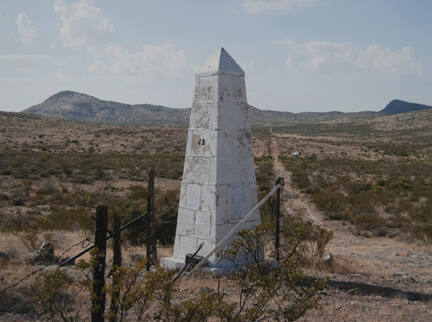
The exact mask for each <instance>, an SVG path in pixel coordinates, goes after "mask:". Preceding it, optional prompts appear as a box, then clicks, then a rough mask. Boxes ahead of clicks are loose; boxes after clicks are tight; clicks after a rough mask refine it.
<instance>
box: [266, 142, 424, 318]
mask: <svg viewBox="0 0 432 322" xmlns="http://www.w3.org/2000/svg"><path fill="white" fill-rule="evenodd" d="M271 152H272V159H273V167H274V172H275V175H276V176H280V177H283V178H284V179H285V187H284V191H283V195H282V196H283V209H284V210H285V212H287V213H297V214H299V213H300V214H301V215H303V216H305V217H306V218H307V219H308V220H311V221H313V222H314V223H316V224H318V225H320V226H322V227H324V228H326V229H328V230H331V231H333V233H334V236H333V239H332V241H331V242H330V243H329V245H328V247H327V250H328V252H330V253H331V254H332V256H333V259H334V263H335V264H334V267H333V268H330V272H328V273H327V275H330V276H329V277H330V278H331V279H332V280H333V281H340V282H350V283H359V285H361V284H369V285H376V286H377V288H376V289H379V288H380V287H390V288H394V289H396V290H400V291H402V292H408V291H412V292H420V293H424V294H432V269H431V268H430V263H431V262H432V249H431V247H430V246H426V245H422V244H419V243H408V242H406V241H402V240H396V239H391V238H385V237H364V236H359V235H357V234H355V233H353V231H354V230H353V228H352V227H351V225H350V224H348V223H345V222H341V221H330V220H326V219H325V217H324V215H323V214H322V213H321V212H320V211H318V210H317V209H316V208H315V206H314V205H313V204H312V203H311V202H310V201H309V200H308V197H307V196H306V195H305V194H302V193H301V192H300V191H298V190H297V189H295V187H293V185H292V183H291V173H290V172H289V171H288V170H287V169H285V167H284V166H283V164H282V163H281V162H280V160H279V158H278V157H279V149H278V145H277V140H276V138H275V137H274V136H273V137H272V140H271ZM311 273H316V272H311ZM318 274H320V273H318ZM358 291H359V290H356V289H355V288H354V287H353V289H352V290H351V291H339V290H337V289H334V288H331V289H330V290H329V291H328V293H327V294H326V295H325V296H324V298H323V301H322V305H321V307H320V308H317V309H315V310H312V311H311V312H309V313H308V314H307V315H306V317H305V318H304V320H321V321H340V320H344V321H377V320H380V321H395V320H413V321H428V320H429V321H430V320H432V307H431V305H430V304H427V303H421V302H412V301H410V300H407V299H401V298H396V299H392V300H390V299H388V298H386V297H384V296H382V294H381V295H376V294H373V292H371V294H370V295H365V293H362V294H363V295H355V294H357V293H359V292H358ZM429 303H430V301H429Z"/></svg>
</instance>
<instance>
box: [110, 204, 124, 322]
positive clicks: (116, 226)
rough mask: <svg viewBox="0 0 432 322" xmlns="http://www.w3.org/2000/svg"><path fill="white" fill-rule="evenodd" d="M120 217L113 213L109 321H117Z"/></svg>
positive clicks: (120, 260)
mask: <svg viewBox="0 0 432 322" xmlns="http://www.w3.org/2000/svg"><path fill="white" fill-rule="evenodd" d="M120 225H121V223H120V216H119V215H118V214H117V213H116V212H114V214H113V234H114V237H113V244H112V246H113V269H112V288H113V291H112V294H111V306H110V315H109V320H110V321H111V322H115V321H117V313H118V304H119V301H120V281H119V277H120V276H119V268H120V266H121V265H122V254H121V235H120V234H121V233H120Z"/></svg>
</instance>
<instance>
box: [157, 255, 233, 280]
mask: <svg viewBox="0 0 432 322" xmlns="http://www.w3.org/2000/svg"><path fill="white" fill-rule="evenodd" d="M184 265H185V261H184V259H181V258H177V257H162V258H161V260H160V266H161V267H163V268H165V269H168V270H181V269H182V268H183V267H184ZM199 271H200V272H204V273H210V274H212V275H216V276H219V275H226V274H231V273H233V272H235V271H236V266H235V265H234V264H233V263H232V264H231V265H230V264H228V263H227V262H226V261H225V265H223V266H222V265H213V264H212V263H208V264H207V265H206V266H201V267H200V268H199Z"/></svg>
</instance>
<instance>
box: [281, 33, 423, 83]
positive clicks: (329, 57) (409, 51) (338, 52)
mask: <svg viewBox="0 0 432 322" xmlns="http://www.w3.org/2000/svg"><path fill="white" fill-rule="evenodd" d="M277 43H278V44H283V45H287V46H288V47H289V48H290V49H292V54H291V55H290V56H288V58H287V60H286V67H287V68H291V67H292V66H297V67H300V68H302V69H304V70H308V71H318V72H324V73H329V74H333V73H344V74H356V73H380V74H388V75H401V74H404V75H405V74H414V75H422V74H423V68H422V64H421V62H420V61H419V60H418V59H417V58H416V56H415V54H414V50H413V48H412V47H409V46H407V47H403V48H402V49H401V50H400V51H394V50H392V49H390V48H382V47H381V46H380V45H377V44H374V45H370V46H369V47H367V48H365V49H363V48H356V47H353V46H352V45H351V44H350V43H348V42H343V43H341V42H330V41H308V42H304V43H296V42H294V41H292V40H285V41H277Z"/></svg>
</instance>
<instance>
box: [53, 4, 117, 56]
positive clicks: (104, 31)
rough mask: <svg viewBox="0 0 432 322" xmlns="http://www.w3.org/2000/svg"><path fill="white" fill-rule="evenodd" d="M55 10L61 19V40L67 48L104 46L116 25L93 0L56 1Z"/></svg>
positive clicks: (91, 48)
mask: <svg viewBox="0 0 432 322" xmlns="http://www.w3.org/2000/svg"><path fill="white" fill-rule="evenodd" d="M54 11H55V13H56V14H57V16H58V17H59V18H60V20H61V27H60V34H59V38H60V41H61V42H62V43H63V46H64V47H66V48H82V47H87V48H88V49H90V50H94V49H95V48H100V46H104V44H105V43H106V42H107V39H108V37H109V35H110V34H112V33H113V32H114V25H113V24H112V23H111V22H110V20H109V19H108V18H106V17H105V16H104V14H103V12H102V10H101V9H100V8H97V7H95V6H94V4H93V2H92V1H91V0H79V1H78V2H77V3H75V4H73V5H68V4H66V2H65V1H63V0H57V1H55V2H54Z"/></svg>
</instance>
